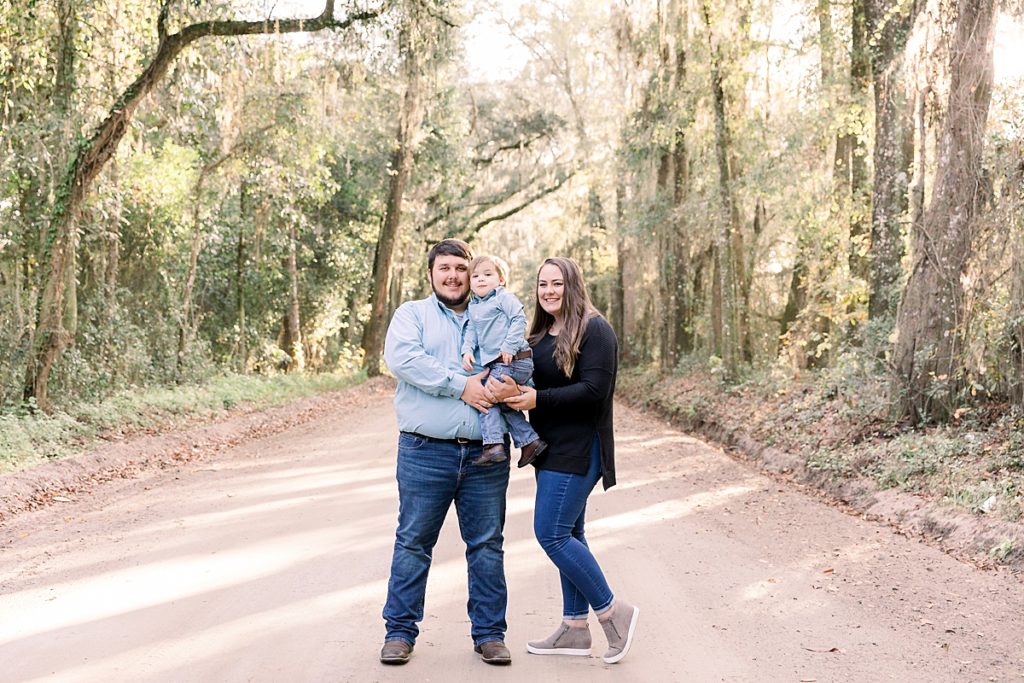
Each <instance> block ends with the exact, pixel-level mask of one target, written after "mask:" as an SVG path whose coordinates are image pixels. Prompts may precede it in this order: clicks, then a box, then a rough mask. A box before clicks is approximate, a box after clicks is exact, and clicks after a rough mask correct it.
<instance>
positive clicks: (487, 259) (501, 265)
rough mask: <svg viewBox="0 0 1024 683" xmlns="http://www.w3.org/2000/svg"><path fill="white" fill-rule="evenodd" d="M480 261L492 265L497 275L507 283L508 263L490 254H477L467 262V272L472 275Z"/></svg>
mask: <svg viewBox="0 0 1024 683" xmlns="http://www.w3.org/2000/svg"><path fill="white" fill-rule="evenodd" d="M481 263H490V264H491V265H493V266H494V269H495V270H497V271H498V277H500V278H501V279H502V280H504V281H505V284H506V285H507V284H508V263H506V262H505V259H503V258H499V257H497V256H491V255H490V254H482V255H480V256H477V257H476V258H475V259H473V260H472V261H470V262H469V274H470V275H472V274H473V271H475V270H476V267H477V266H479V265H480V264H481Z"/></svg>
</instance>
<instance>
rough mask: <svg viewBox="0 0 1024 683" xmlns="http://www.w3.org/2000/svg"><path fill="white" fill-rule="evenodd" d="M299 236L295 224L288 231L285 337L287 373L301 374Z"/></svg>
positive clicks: (303, 366) (303, 363)
mask: <svg viewBox="0 0 1024 683" xmlns="http://www.w3.org/2000/svg"><path fill="white" fill-rule="evenodd" d="M298 243H299V234H298V228H297V227H296V226H295V222H294V221H292V224H291V226H290V227H289V229H288V315H287V317H286V320H285V321H286V327H285V337H286V339H287V342H286V343H287V348H286V349H285V350H286V351H287V352H288V356H289V357H290V358H291V359H292V362H291V364H289V366H288V371H289V372H294V371H299V372H301V371H302V370H304V369H305V368H306V354H305V352H304V350H303V348H302V326H301V324H300V319H299V265H298Z"/></svg>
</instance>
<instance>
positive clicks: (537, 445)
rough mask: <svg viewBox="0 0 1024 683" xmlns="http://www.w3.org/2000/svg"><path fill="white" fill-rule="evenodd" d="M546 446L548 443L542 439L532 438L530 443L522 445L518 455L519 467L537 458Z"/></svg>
mask: <svg viewBox="0 0 1024 683" xmlns="http://www.w3.org/2000/svg"><path fill="white" fill-rule="evenodd" d="M547 447H548V444H547V443H546V442H545V441H544V439H534V440H533V441H531V442H530V443H528V444H526V445H525V446H523V449H522V452H521V453H520V455H519V464H518V466H519V467H526V466H527V465H529V464H530V463H531V462H533V461H534V460H536V459H537V457H538V456H540V454H541V453H543V452H544V449H545V448H547Z"/></svg>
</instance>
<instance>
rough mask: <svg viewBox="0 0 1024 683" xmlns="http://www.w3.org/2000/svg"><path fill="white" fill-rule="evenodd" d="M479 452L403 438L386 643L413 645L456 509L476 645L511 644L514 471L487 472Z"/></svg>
mask: <svg viewBox="0 0 1024 683" xmlns="http://www.w3.org/2000/svg"><path fill="white" fill-rule="evenodd" d="M480 451H481V448H480V445H479V442H478V443H477V444H476V445H472V446H471V445H468V444H457V443H454V442H439V441H435V440H430V439H425V438H423V437H420V436H416V435H414V434H408V433H405V432H403V433H402V434H401V435H400V436H399V438H398V475H397V476H398V530H397V531H396V533H395V550H394V555H393V556H392V560H391V578H390V580H389V581H388V597H387V602H386V603H385V604H384V613H383V617H384V622H385V623H386V625H387V636H385V640H404V641H405V642H407V643H409V644H410V645H413V644H414V643H415V642H416V636H417V635H419V627H418V626H417V623H418V622H420V621H422V620H423V599H424V596H425V594H426V591H427V573H428V572H429V571H430V561H431V557H432V555H433V550H434V544H435V543H437V537H438V534H439V533H440V532H441V525H442V524H443V523H444V518H445V515H446V514H447V513H448V508H450V507H451V505H452V503H453V502H454V503H455V511H456V513H457V514H458V519H459V530H460V532H461V533H462V540H463V541H464V542H465V543H466V561H467V563H468V565H469V605H468V608H469V620H470V622H471V623H472V629H471V635H472V636H473V644H474V645H479V644H480V643H483V642H486V641H488V640H504V638H505V630H506V628H507V625H506V623H505V606H506V603H507V602H508V593H507V590H506V587H505V558H504V551H503V550H502V542H503V541H504V537H503V536H502V529H503V528H504V526H505V492H506V490H507V489H508V475H509V468H508V465H505V466H501V465H500V464H499V465H491V466H489V467H481V466H478V465H473V464H472V463H471V461H472V460H473V459H474V458H476V457H478V456H479V455H480Z"/></svg>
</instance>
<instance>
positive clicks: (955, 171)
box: [893, 0, 996, 423]
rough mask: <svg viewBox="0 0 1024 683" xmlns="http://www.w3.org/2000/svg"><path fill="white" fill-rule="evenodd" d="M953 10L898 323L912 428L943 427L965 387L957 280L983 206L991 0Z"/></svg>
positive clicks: (901, 406) (901, 391) (905, 407)
mask: <svg viewBox="0 0 1024 683" xmlns="http://www.w3.org/2000/svg"><path fill="white" fill-rule="evenodd" d="M958 10H959V12H958V17H957V24H956V33H955V36H954V39H953V45H952V46H951V50H950V58H951V64H950V92H949V106H948V108H947V117H946V122H945V124H944V126H943V133H942V139H941V143H940V145H939V150H938V159H937V164H938V166H937V169H936V172H935V185H934V189H933V192H932V200H931V203H930V205H929V206H928V209H927V210H926V212H925V215H924V218H923V220H922V226H921V229H920V230H916V231H915V233H914V236H913V238H914V241H913V252H912V253H913V266H912V268H911V272H910V279H909V280H908V281H907V287H906V291H905V292H904V296H903V301H902V302H901V304H900V307H899V313H898V316H897V322H896V335H897V336H896V343H895V348H894V353H893V364H894V367H895V370H896V376H897V382H896V389H897V391H896V396H895V398H896V401H895V407H896V411H897V413H898V414H899V415H900V416H905V417H908V418H910V419H911V421H913V422H915V423H919V422H922V421H925V420H931V419H939V420H941V419H945V418H946V417H947V416H948V415H949V414H950V413H951V411H952V410H953V408H954V407H955V405H956V403H957V401H958V400H959V398H960V390H961V388H962V387H963V383H964V381H965V380H966V368H965V365H964V357H963V355H962V352H963V334H964V332H965V329H966V325H965V321H964V310H965V307H964V286H963V281H962V277H963V276H964V274H965V270H966V266H967V263H968V260H969V259H970V258H971V255H972V253H973V242H974V237H975V232H976V227H975V215H976V213H977V212H978V209H979V201H980V199H981V197H980V192H979V187H980V185H981V183H980V178H981V162H982V152H983V145H984V134H985V125H986V122H987V120H988V111H989V104H990V102H991V97H992V71H993V64H992V43H993V36H994V33H995V15H996V9H995V0H960V2H959V7H958Z"/></svg>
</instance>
